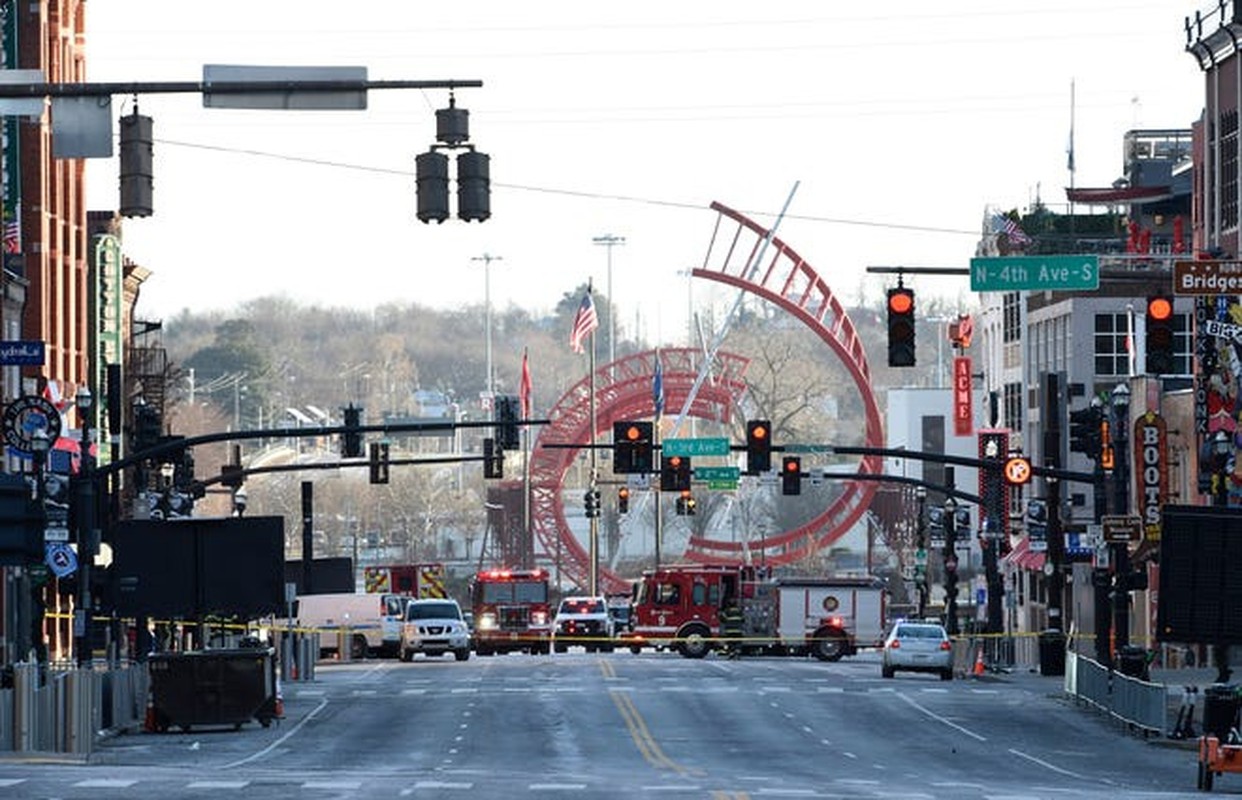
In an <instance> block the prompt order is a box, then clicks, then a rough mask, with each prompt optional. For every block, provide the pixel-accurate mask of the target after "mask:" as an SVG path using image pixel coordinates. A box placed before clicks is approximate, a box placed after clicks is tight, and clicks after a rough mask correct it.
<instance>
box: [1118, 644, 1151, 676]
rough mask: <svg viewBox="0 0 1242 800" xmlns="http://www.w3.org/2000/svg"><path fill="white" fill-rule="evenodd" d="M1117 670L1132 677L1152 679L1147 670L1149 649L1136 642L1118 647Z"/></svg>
mask: <svg viewBox="0 0 1242 800" xmlns="http://www.w3.org/2000/svg"><path fill="white" fill-rule="evenodd" d="M1117 671H1118V672H1120V673H1121V674H1122V675H1128V676H1130V677H1131V678H1138V679H1139V680H1141V681H1150V680H1151V675H1150V673H1148V671H1147V650H1146V649H1144V648H1142V647H1139V646H1138V645H1136V644H1128V645H1126V646H1125V647H1119V648H1117Z"/></svg>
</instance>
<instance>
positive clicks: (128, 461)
mask: <svg viewBox="0 0 1242 800" xmlns="http://www.w3.org/2000/svg"><path fill="white" fill-rule="evenodd" d="M550 422H551V420H548V419H523V420H518V424H519V425H547V424H549V423H550ZM495 424H496V423H495V422H493V421H492V420H481V421H473V422H390V423H383V424H379V425H358V426H357V427H348V426H345V425H327V426H323V427H318V428H260V429H256V430H249V431H226V432H223V433H206V434H203V435H201V436H187V437H185V438H184V439H177V440H176V441H169V442H162V443H160V444H158V445H155V446H154V447H148V448H147V449H145V450H141V451H139V452H136V453H133V454H131V455H128V456H126V457H125V458H120V459H117V460H116V461H111V462H109V463H107V464H101V465H99V466H98V467H96V468H95V471H94V474H95V475H96V476H99V477H103V476H106V475H115V474H116V473H119V472H121V471H122V470H124V469H127V468H129V467H134V466H137V465H139V464H141V463H142V462H143V461H146V460H147V459H151V458H158V457H160V456H163V455H167V454H169V453H175V452H177V451H178V450H184V449H185V448H187V447H194V446H195V445H200V444H214V443H215V442H243V441H247V440H249V439H287V438H289V437H291V436H293V437H298V438H320V437H325V436H339V435H341V434H344V433H345V432H346V431H349V432H351V433H354V432H356V433H383V434H393V433H414V432H426V431H453V430H457V429H458V428H491V427H493V426H494V425H495ZM544 446H548V445H544ZM571 446H574V447H577V446H579V445H571ZM422 460H423V461H427V462H429V463H430V462H434V461H437V460H439V461H449V462H452V463H456V462H458V461H482V460H483V459H482V457H481V456H454V457H451V458H448V459H422ZM345 463H346V464H352V463H357V464H358V466H362V467H365V466H367V461H366V460H365V459H363V460H360V461H357V462H352V461H351V462H345ZM389 463H392V464H400V463H402V460H401V459H393V460H392V461H390V462H389ZM300 468H302V469H305V468H307V467H306V465H300Z"/></svg>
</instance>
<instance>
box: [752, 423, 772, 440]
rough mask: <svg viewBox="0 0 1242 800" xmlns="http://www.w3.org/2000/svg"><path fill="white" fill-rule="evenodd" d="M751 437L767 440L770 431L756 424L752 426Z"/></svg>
mask: <svg viewBox="0 0 1242 800" xmlns="http://www.w3.org/2000/svg"><path fill="white" fill-rule="evenodd" d="M750 435H751V438H753V439H766V438H768V429H767V428H766V427H764V426H763V425H760V424H755V425H752V426H751V429H750Z"/></svg>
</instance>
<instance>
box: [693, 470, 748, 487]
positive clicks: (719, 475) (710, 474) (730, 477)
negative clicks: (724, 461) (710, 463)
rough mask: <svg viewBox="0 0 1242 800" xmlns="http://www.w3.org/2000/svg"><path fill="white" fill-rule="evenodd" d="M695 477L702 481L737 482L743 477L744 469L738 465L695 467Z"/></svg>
mask: <svg viewBox="0 0 1242 800" xmlns="http://www.w3.org/2000/svg"><path fill="white" fill-rule="evenodd" d="M694 477H696V478H698V479H699V480H701V481H707V482H709V483H710V482H712V481H733V482H734V483H737V481H738V479H739V478H741V477H742V470H741V469H739V468H738V467H695V468H694Z"/></svg>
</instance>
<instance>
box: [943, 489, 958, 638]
mask: <svg viewBox="0 0 1242 800" xmlns="http://www.w3.org/2000/svg"><path fill="white" fill-rule="evenodd" d="M944 616H945V629H946V630H947V631H948V632H949V635H951V636H956V635H957V634H958V624H957V500H955V499H954V498H953V495H949V496H948V497H946V498H945V499H944Z"/></svg>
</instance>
